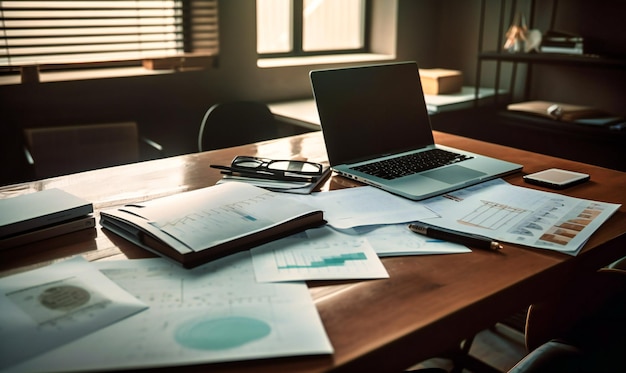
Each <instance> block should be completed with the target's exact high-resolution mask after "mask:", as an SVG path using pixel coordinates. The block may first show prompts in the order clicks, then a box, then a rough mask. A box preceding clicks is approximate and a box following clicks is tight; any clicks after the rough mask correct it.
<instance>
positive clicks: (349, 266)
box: [275, 251, 367, 272]
mask: <svg viewBox="0 0 626 373" xmlns="http://www.w3.org/2000/svg"><path fill="white" fill-rule="evenodd" d="M294 254H295V253H294V252H285V253H283V252H282V251H278V252H276V253H275V256H276V264H277V268H278V270H279V271H307V270H310V271H315V270H323V271H327V272H330V271H333V270H337V269H338V270H341V271H344V270H348V271H355V272H358V271H359V269H360V268H359V267H362V266H364V265H366V263H365V262H364V261H366V260H367V255H365V253H364V252H355V253H346V254H339V255H332V254H331V255H328V256H319V255H314V256H310V255H306V254H305V255H294ZM338 267H341V268H338Z"/></svg>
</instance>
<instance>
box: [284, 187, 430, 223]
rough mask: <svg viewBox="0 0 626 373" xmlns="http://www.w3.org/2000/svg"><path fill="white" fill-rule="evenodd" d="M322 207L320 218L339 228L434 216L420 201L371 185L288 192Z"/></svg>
mask: <svg viewBox="0 0 626 373" xmlns="http://www.w3.org/2000/svg"><path fill="white" fill-rule="evenodd" d="M290 198H296V199H297V200H300V201H302V202H304V203H308V204H309V205H311V206H316V207H318V208H320V209H322V210H323V211H324V219H326V221H327V222H328V224H330V225H331V226H333V227H335V228H339V229H345V228H352V227H357V226H364V225H379V224H396V223H406V222H410V221H415V220H419V219H425V218H430V217H435V216H436V215H435V214H433V212H432V211H430V210H428V209H427V208H425V207H424V206H422V205H421V204H419V203H418V202H415V201H411V200H409V199H406V198H402V197H398V196H396V195H393V194H391V193H388V192H385V191H383V190H380V189H378V188H374V187H372V186H363V187H358V188H348V189H339V190H331V191H328V192H321V193H313V194H311V195H308V196H290Z"/></svg>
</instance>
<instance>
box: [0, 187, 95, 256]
mask: <svg viewBox="0 0 626 373" xmlns="http://www.w3.org/2000/svg"><path fill="white" fill-rule="evenodd" d="M0 211H2V214H0V247H1V248H6V247H11V246H16V245H21V244H25V243H29V242H33V241H36V240H39V239H44V238H49V237H53V236H56V235H61V234H65V233H69V232H72V231H74V230H78V229H84V228H89V223H88V222H89V218H90V214H91V213H93V204H92V203H91V202H89V201H86V200H84V199H82V198H79V197H77V196H74V195H72V194H70V193H67V192H65V191H63V190H61V189H56V188H55V189H46V190H42V191H38V192H35V193H29V194H24V195H20V196H17V197H12V198H6V199H0ZM75 220H81V222H80V223H76V222H75ZM91 226H92V227H93V225H91Z"/></svg>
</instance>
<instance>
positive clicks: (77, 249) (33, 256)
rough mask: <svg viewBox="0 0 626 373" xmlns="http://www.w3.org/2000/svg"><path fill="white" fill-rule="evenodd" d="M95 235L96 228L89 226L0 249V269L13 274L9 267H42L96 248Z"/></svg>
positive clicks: (5, 273) (6, 273)
mask: <svg viewBox="0 0 626 373" xmlns="http://www.w3.org/2000/svg"><path fill="white" fill-rule="evenodd" d="M96 237H97V230H96V228H89V229H82V230H79V231H76V232H71V233H66V234H63V235H61V236H56V237H52V238H48V239H45V240H43V241H38V242H33V243H29V244H26V245H21V246H16V247H11V248H8V249H3V250H1V251H0V271H5V270H7V272H4V273H3V275H7V276H8V275H11V274H13V273H12V272H11V271H9V269H11V268H20V267H29V266H35V265H36V267H43V266H46V265H48V264H52V262H53V261H55V260H58V259H61V258H67V257H70V256H74V255H79V254H84V253H87V252H89V251H94V250H97V249H98V246H97V244H96ZM30 269H32V268H30ZM22 270H23V268H22ZM20 272H21V271H20Z"/></svg>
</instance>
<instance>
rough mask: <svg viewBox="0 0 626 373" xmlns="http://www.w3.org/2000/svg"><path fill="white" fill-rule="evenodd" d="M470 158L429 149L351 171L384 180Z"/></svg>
mask: <svg viewBox="0 0 626 373" xmlns="http://www.w3.org/2000/svg"><path fill="white" fill-rule="evenodd" d="M471 158H472V157H471V156H467V155H464V154H459V153H454V152H450V151H447V150H443V149H431V150H426V151H423V152H419V153H413V154H407V155H404V156H401V157H397V158H391V159H386V160H383V161H379V162H373V163H368V164H364V165H361V166H357V167H352V169H353V170H356V171H360V172H363V173H366V174H368V175H373V176H377V177H380V178H382V179H386V180H393V179H396V178H399V177H403V176H407V175H413V174H416V173H418V172H422V171H427V170H431V169H433V168H437V167H441V166H446V165H449V164H453V163H458V162H462V161H465V160H467V159H471Z"/></svg>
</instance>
